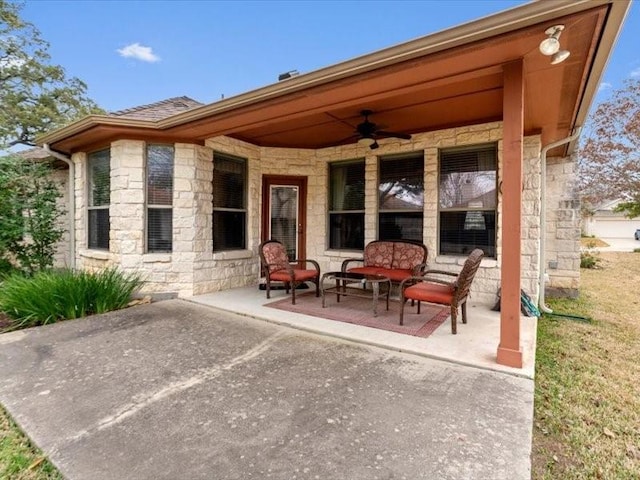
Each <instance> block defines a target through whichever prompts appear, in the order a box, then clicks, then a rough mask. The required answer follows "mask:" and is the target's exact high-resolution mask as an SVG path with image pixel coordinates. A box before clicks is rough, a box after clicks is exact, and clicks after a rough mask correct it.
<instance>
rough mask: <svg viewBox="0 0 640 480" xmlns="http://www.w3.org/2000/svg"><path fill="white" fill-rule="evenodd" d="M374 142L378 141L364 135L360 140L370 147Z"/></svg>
mask: <svg viewBox="0 0 640 480" xmlns="http://www.w3.org/2000/svg"><path fill="white" fill-rule="evenodd" d="M374 143H376V141H375V140H374V139H373V138H371V137H362V138H360V139H359V140H358V144H359V145H362V146H364V147H370V146H371V145H373V144H374Z"/></svg>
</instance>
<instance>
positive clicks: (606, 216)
mask: <svg viewBox="0 0 640 480" xmlns="http://www.w3.org/2000/svg"><path fill="white" fill-rule="evenodd" d="M623 201H624V200H622V199H620V198H618V199H615V200H608V201H606V202H603V203H602V204H600V205H599V206H598V207H596V208H595V209H594V211H593V213H592V214H590V215H583V217H582V233H583V234H584V235H587V236H589V237H591V236H593V237H599V238H634V233H635V231H636V230H637V229H640V217H638V218H628V217H626V216H625V214H624V213H623V212H614V209H615V208H616V207H617V206H618V205H619V204H620V203H621V202H623Z"/></svg>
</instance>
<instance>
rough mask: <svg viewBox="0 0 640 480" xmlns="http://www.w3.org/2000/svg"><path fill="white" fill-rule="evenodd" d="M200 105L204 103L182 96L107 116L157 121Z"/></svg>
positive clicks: (111, 113)
mask: <svg viewBox="0 0 640 480" xmlns="http://www.w3.org/2000/svg"><path fill="white" fill-rule="evenodd" d="M202 105H204V103H200V102H198V101H197V100H194V99H192V98H189V97H185V96H182V97H173V98H167V99H166V100H161V101H159V102H155V103H150V104H148V105H140V106H138V107H133V108H127V109H125V110H118V111H116V112H110V113H109V115H110V116H114V117H124V118H134V119H136V120H150V121H158V120H163V119H165V118H168V117H171V116H173V115H177V114H178V113H182V112H185V111H187V110H191V109H193V108H197V107H201V106H202Z"/></svg>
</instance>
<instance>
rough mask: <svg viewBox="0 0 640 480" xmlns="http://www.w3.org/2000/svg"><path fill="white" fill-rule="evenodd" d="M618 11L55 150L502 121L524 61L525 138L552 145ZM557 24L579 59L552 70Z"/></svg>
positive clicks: (323, 141) (566, 128)
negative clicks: (509, 87) (507, 90)
mask: <svg viewBox="0 0 640 480" xmlns="http://www.w3.org/2000/svg"><path fill="white" fill-rule="evenodd" d="M608 9H609V5H608V4H605V5H602V6H599V7H596V8H592V9H590V10H586V11H582V12H579V13H575V14H571V15H566V16H564V17H560V18H557V19H553V20H550V21H546V22H542V23H538V24H535V25H530V26H527V27H526V28H522V29H520V30H517V31H513V32H510V33H503V34H501V35H497V36H494V37H491V38H489V39H485V40H482V41H476V42H473V43H470V44H466V45H460V46H457V47H455V48H450V49H447V50H444V51H440V52H436V53H432V54H428V55H424V56H421V57H418V58H411V59H410V60H406V61H403V62H400V63H395V64H391V65H386V66H382V67H380V68H377V69H371V70H369V71H366V72H362V73H358V74H354V75H345V76H342V78H339V79H337V80H334V81H331V82H327V83H324V84H320V85H314V86H312V87H309V88H303V89H298V90H295V91H292V92H290V93H285V94H282V95H278V96H274V97H269V98H266V99H265V100H263V101H255V102H252V103H248V104H246V105H241V106H239V107H237V108H233V109H229V110H226V111H224V110H222V111H219V112H214V113H212V114H210V115H206V116H203V117H202V118H196V119H194V120H191V121H189V120H186V121H183V122H179V123H177V124H171V122H168V123H167V122H165V123H163V124H157V125H153V124H149V125H145V126H142V125H136V126H135V127H131V126H126V125H124V126H119V125H100V123H99V122H98V123H97V124H96V125H92V126H91V127H90V128H87V129H85V130H83V131H81V132H79V133H78V134H75V135H70V136H68V137H67V138H63V139H61V140H59V141H57V142H55V143H53V144H52V147H54V148H57V149H58V150H61V151H66V152H72V151H77V150H81V149H87V148H88V147H90V146H96V145H99V144H100V143H101V142H102V143H103V144H104V143H107V142H109V141H112V140H113V139H115V138H140V139H149V140H155V141H160V140H166V141H191V142H196V143H203V142H204V140H205V139H206V138H210V137H214V136H218V135H227V136H230V137H233V138H237V139H240V140H243V141H247V142H249V143H252V144H255V145H260V146H272V147H289V148H322V147H327V146H332V145H340V144H344V143H353V142H354V141H355V140H354V139H353V138H351V136H352V134H353V133H354V130H355V126H356V125H357V124H358V123H359V122H360V121H361V117H360V116H359V112H360V111H361V110H363V109H370V110H373V111H374V114H373V115H372V117H371V120H372V121H374V122H375V123H377V124H380V125H383V126H384V127H386V129H388V130H392V131H400V132H406V133H417V132H426V131H432V130H438V129H442V128H447V127H452V126H457V125H469V124H475V123H482V122H486V121H493V120H500V119H501V118H502V69H503V66H504V65H505V64H507V63H509V62H511V61H514V60H517V59H519V58H523V59H524V69H525V77H524V79H525V80H524V81H525V85H524V92H525V112H524V126H525V133H526V134H533V133H540V134H541V135H542V137H543V143H548V142H551V141H554V140H557V139H559V138H563V137H566V136H567V135H568V134H569V133H570V131H571V129H572V128H573V127H574V126H575V122H576V118H577V115H578V109H579V108H580V106H581V103H582V101H583V96H584V94H585V86H586V84H587V80H588V79H589V75H590V74H591V68H592V66H593V62H594V58H595V55H596V52H597V47H598V42H599V41H600V39H601V35H602V31H603V26H604V24H605V19H606V15H607V13H608ZM557 23H562V24H564V25H565V30H564V32H563V33H562V36H561V38H560V43H561V45H562V48H563V49H567V50H569V51H570V52H571V56H570V57H569V58H568V59H567V60H566V61H565V62H563V63H561V64H559V65H551V64H550V58H549V57H545V56H543V55H542V54H540V52H539V50H538V45H539V43H540V41H541V40H542V39H544V38H545V35H544V30H545V29H546V28H547V27H549V26H551V25H554V24H557ZM607 54H608V52H607ZM292 81H295V78H294V79H291V80H285V81H284V82H292ZM213 105H215V104H213ZM200 110H202V109H200ZM197 111H199V110H198V109H197ZM203 111H204V110H203ZM185 118H186V117H185Z"/></svg>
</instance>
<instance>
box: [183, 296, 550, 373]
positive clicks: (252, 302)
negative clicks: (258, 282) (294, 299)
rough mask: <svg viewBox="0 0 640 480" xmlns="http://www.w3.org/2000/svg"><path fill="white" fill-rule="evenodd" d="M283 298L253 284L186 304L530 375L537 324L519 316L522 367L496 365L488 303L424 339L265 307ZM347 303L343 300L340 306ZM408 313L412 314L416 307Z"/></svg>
mask: <svg viewBox="0 0 640 480" xmlns="http://www.w3.org/2000/svg"><path fill="white" fill-rule="evenodd" d="M283 299H285V300H288V299H290V294H289V295H287V294H286V293H285V292H284V290H274V291H272V292H271V298H270V299H267V298H266V296H265V292H264V291H262V290H259V289H258V288H256V287H255V286H250V287H241V288H233V289H230V290H224V291H220V292H213V293H207V294H204V295H195V296H193V297H189V298H186V300H189V301H191V302H194V303H197V304H200V305H207V306H209V307H213V308H215V309H219V310H222V311H227V312H233V313H236V314H239V315H243V316H247V317H251V318H256V319H260V320H264V321H266V322H270V323H275V324H278V325H284V326H288V327H291V328H295V329H298V330H303V331H306V332H311V333H317V334H321V335H327V336H331V337H335V338H340V339H344V340H348V341H351V342H355V343H362V344H365V345H373V346H376V347H380V348H384V349H387V350H392V351H395V352H404V353H410V354H414V355H419V356H422V357H427V358H434V359H439V360H445V361H448V362H452V363H457V364H460V365H466V366H471V367H476V368H481V369H484V370H492V371H497V372H503V373H509V374H511V375H516V376H520V377H526V378H533V377H534V368H535V347H536V328H537V324H538V322H537V318H535V317H524V316H522V317H520V339H521V345H522V351H523V364H522V368H514V367H510V366H507V365H501V364H499V363H496V359H495V355H496V350H495V346H496V343H497V342H499V340H500V312H496V311H492V310H491V309H490V307H489V306H488V305H486V304H483V303H477V302H473V301H472V300H470V303H469V305H468V314H469V321H468V323H467V324H466V325H460V326H459V328H458V334H457V335H451V326H450V323H449V318H447V319H446V320H445V321H444V322H443V323H442V324H441V325H440V326H439V327H438V328H437V329H436V330H435V331H434V332H433V333H432V334H431V335H429V337H427V338H421V337H417V336H411V335H405V334H402V333H396V332H390V331H387V330H381V329H377V328H371V327H366V326H361V325H354V324H350V323H344V322H339V321H335V320H330V319H327V318H319V317H316V316H309V315H302V314H300V313H294V312H288V311H283V310H279V309H274V308H270V307H268V306H267V305H268V304H269V303H275V302H279V301H280V300H283ZM305 300H307V301H308V300H309V299H305V297H304V295H302V296H301V297H299V300H298V303H300V302H304V301H305ZM348 300H349V299H345V300H343V302H344V301H348ZM328 308H331V307H328ZM398 308H399V302H398V301H397V298H395V299H394V300H392V302H391V305H390V310H392V311H393V312H394V313H396V315H397V312H398ZM407 310H408V307H407ZM413 310H414V311H415V309H413Z"/></svg>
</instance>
